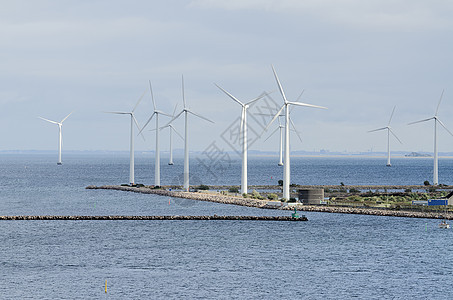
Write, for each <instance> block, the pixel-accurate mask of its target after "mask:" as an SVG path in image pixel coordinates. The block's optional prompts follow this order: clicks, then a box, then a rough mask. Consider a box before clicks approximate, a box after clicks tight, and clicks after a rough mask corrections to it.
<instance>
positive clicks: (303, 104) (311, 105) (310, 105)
mask: <svg viewBox="0 0 453 300" xmlns="http://www.w3.org/2000/svg"><path fill="white" fill-rule="evenodd" d="M287 103H288V104H292V105H298V106H307V107H313V108H322V109H327V107H324V106H319V105H313V104H307V103H302V102H289V101H288V102H287Z"/></svg>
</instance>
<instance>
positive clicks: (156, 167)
mask: <svg viewBox="0 0 453 300" xmlns="http://www.w3.org/2000/svg"><path fill="white" fill-rule="evenodd" d="M149 90H150V92H151V100H152V101H153V108H154V111H153V114H152V115H151V117H149V119H148V121H146V123H145V125H144V126H143V127H142V129H141V130H140V133H141V132H142V131H143V129H145V127H146V126H147V125H148V124H149V122H151V119H152V118H153V117H154V116H156V151H155V164H154V185H155V186H160V148H159V130H158V129H159V114H160V115H164V116H167V117H171V116H170V115H169V114H166V113H164V112H162V111H160V110H157V108H156V102H155V101H154V95H153V88H152V86H151V80H150V81H149Z"/></svg>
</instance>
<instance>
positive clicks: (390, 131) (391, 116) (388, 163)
mask: <svg viewBox="0 0 453 300" xmlns="http://www.w3.org/2000/svg"><path fill="white" fill-rule="evenodd" d="M395 108H396V106H394V107H393V110H392V114H391V115H390V120H389V122H388V124H387V126H385V127H382V128H378V129H374V130H370V131H368V132H374V131H380V130H387V167H391V166H392V164H391V163H390V133H391V134H393V136H394V137H395V138H396V139H397V140H398V142H400V144H402V142H401V140H400V139H399V138H398V137H397V136H396V134H395V133H394V132H393V130H392V128H391V127H390V122H392V118H393V113H394V112H395Z"/></svg>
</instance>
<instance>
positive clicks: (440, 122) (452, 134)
mask: <svg viewBox="0 0 453 300" xmlns="http://www.w3.org/2000/svg"><path fill="white" fill-rule="evenodd" d="M436 120H437V122H439V124H440V125H442V127H443V128H444V129H445V130H446V131H447V132H448V133H449V134H450V135H451V136H453V133H451V131H450V130H448V128H447V126H445V125H444V123H442V121H441V120H439V119H438V118H437V119H436Z"/></svg>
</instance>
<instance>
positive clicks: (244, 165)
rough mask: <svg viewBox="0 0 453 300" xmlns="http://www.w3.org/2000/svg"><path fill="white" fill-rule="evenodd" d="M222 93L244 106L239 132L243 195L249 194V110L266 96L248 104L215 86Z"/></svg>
mask: <svg viewBox="0 0 453 300" xmlns="http://www.w3.org/2000/svg"><path fill="white" fill-rule="evenodd" d="M215 85H216V86H217V87H218V88H219V89H220V90H221V91H223V92H224V93H225V94H226V95H227V96H228V97H230V98H231V99H233V101H235V102H237V103H238V104H239V105H241V106H242V113H241V129H240V132H239V136H242V173H241V194H247V192H248V187H247V109H248V108H249V106H250V104H252V103H254V102H255V101H257V100H259V99H261V98H263V97H264V95H262V96H259V97H257V98H255V99H253V100H252V101H249V102H247V103H242V102H241V101H239V100H238V99H237V98H236V97H234V96H233V95H231V94H230V93H228V92H227V91H225V90H224V89H223V88H221V87H220V86H218V85H217V84H215Z"/></svg>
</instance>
